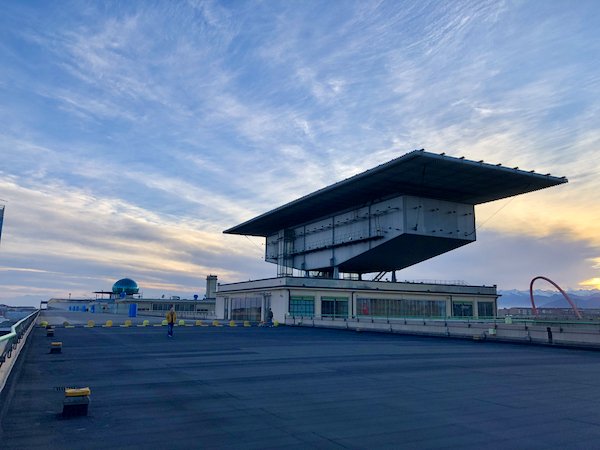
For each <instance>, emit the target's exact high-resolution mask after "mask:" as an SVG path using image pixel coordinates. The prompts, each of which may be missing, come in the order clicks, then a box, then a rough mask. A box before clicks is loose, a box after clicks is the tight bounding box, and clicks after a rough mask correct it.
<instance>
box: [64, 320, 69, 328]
mask: <svg viewBox="0 0 600 450" xmlns="http://www.w3.org/2000/svg"><path fill="white" fill-rule="evenodd" d="M68 326H69V322H67V321H66V320H65V321H64V322H63V327H65V328H66V327H68Z"/></svg>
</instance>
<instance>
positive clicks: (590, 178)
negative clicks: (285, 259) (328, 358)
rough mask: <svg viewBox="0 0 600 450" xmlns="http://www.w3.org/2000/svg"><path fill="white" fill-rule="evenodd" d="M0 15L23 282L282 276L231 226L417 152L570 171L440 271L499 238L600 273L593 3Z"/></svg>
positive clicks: (11, 11)
mask: <svg viewBox="0 0 600 450" xmlns="http://www.w3.org/2000/svg"><path fill="white" fill-rule="evenodd" d="M3 7H4V8H3V12H4V14H3V16H2V17H1V18H0V29H2V37H3V39H1V40H0V60H1V61H2V67H3V70H2V71H1V72H0V92H1V94H2V98H3V102H2V105H0V120H2V123H3V127H2V131H1V132H0V154H1V155H2V158H1V161H0V175H1V177H0V197H2V198H7V199H8V200H9V203H8V207H7V215H6V223H5V230H4V234H3V242H2V247H1V248H0V252H1V253H2V257H3V263H2V267H4V268H5V270H0V281H1V282H3V286H4V285H6V286H9V285H10V286H12V287H11V288H10V289H7V290H6V293H7V294H6V295H9V296H12V295H17V294H19V290H20V289H21V293H23V292H26V291H27V290H28V288H31V289H42V290H43V289H44V288H47V289H48V292H52V293H56V292H58V291H60V289H61V286H69V288H71V289H74V288H77V289H80V291H81V292H85V290H86V289H87V290H88V291H89V290H90V289H99V288H102V287H103V286H104V287H106V284H108V283H109V282H110V280H112V279H113V278H115V277H120V275H121V274H122V273H123V272H128V273H129V274H134V275H135V276H136V277H137V281H138V282H139V283H140V284H142V281H145V282H146V285H147V286H153V288H152V289H153V290H154V291H156V292H157V293H158V292H159V291H161V290H166V289H167V288H168V289H172V290H177V289H181V290H182V291H185V290H187V291H191V290H192V289H194V290H196V287H197V286H198V285H203V281H200V282H199V280H201V279H203V277H204V276H205V275H206V273H208V272H211V273H218V274H219V275H220V276H221V277H222V278H223V279H226V280H229V281H235V280H236V279H247V278H250V277H256V276H262V275H264V276H266V275H270V274H273V273H274V268H272V267H270V266H269V265H265V264H264V263H261V258H262V256H263V254H262V248H263V247H262V246H261V244H262V243H261V242H260V240H258V241H257V240H256V239H254V238H252V239H248V238H244V237H236V236H223V235H222V234H221V230H222V229H225V228H228V227H230V226H232V225H235V224H236V223H239V222H241V221H244V220H247V219H249V218H251V217H253V216H255V215H257V214H260V213H262V212H265V211H266V210H269V209H271V208H274V207H277V206H279V205H281V204H283V203H285V202H288V201H290V200H293V199H295V198H297V197H299V196H301V195H304V194H307V193H309V192H312V191H314V190H316V189H319V188H321V187H324V186H326V185H328V184H330V183H333V182H336V181H339V180H341V179H343V178H347V177H349V176H352V175H354V174H356V173H359V172H361V171H363V170H366V169H368V168H371V167H373V166H375V165H377V164H381V163H383V162H386V161H388V160H389V159H391V158H394V157H397V156H399V155H401V154H403V153H405V152H406V151H409V150H412V149H416V148H426V149H427V150H430V151H439V152H446V153H448V154H452V155H456V156H461V155H464V156H465V157H467V158H470V159H475V160H480V159H483V160H485V161H489V162H494V163H503V164H505V165H506V166H509V167H514V166H520V167H521V168H523V169H527V170H531V169H535V170H536V171H537V172H539V173H548V172H551V173H552V174H555V175H560V176H562V175H566V176H567V177H568V178H569V180H570V183H569V184H568V185H566V186H560V187H557V188H553V189H549V190H547V191H542V192H538V193H533V194H528V195H524V196H521V197H517V198H515V199H514V200H510V201H503V202H496V203H492V204H489V205H484V206H481V207H478V210H477V214H478V218H479V220H480V221H482V222H485V225H484V226H483V228H482V230H481V232H480V234H479V242H478V243H476V244H472V245H471V246H467V247H469V248H472V250H468V252H467V253H462V250H460V251H456V252H453V253H450V254H448V255H445V256H444V257H442V258H440V259H439V260H438V261H439V264H442V265H443V264H445V267H448V266H455V267H462V268H464V269H465V270H467V266H466V265H467V264H469V261H471V264H473V262H474V261H478V258H480V257H481V255H482V254H483V253H485V252H486V251H487V250H489V249H487V250H485V245H486V244H485V242H484V240H485V238H486V236H492V237H493V242H494V243H496V242H498V248H500V247H501V246H502V244H501V243H502V242H503V243H504V245H505V246H506V248H510V249H511V251H512V252H513V253H512V254H511V255H512V256H509V255H507V256H506V257H510V258H513V259H522V257H523V255H522V252H523V245H522V243H521V241H520V239H521V238H524V239H525V238H526V239H529V240H531V242H536V243H538V246H536V247H532V248H531V250H530V251H531V252H532V254H531V255H528V258H529V257H530V256H531V259H528V261H530V263H531V267H532V268H531V271H533V270H534V268H537V267H539V268H541V267H543V263H544V259H543V258H544V255H546V254H547V252H546V250H545V247H543V245H542V244H541V242H545V240H548V241H552V242H555V243H556V246H557V247H558V248H560V250H561V251H562V252H563V253H564V254H565V255H567V256H566V260H568V261H570V263H571V264H572V265H573V267H576V268H577V269H578V271H579V272H578V273H577V274H576V273H575V271H574V270H573V271H571V270H570V269H569V270H567V271H566V273H568V274H569V277H568V279H565V281H564V282H565V283H566V284H568V285H571V286H575V285H577V283H580V282H584V281H585V280H592V279H594V278H597V277H598V268H597V267H594V262H593V261H594V258H598V257H600V256H599V255H600V241H599V240H598V237H597V236H600V230H599V229H598V227H599V225H597V224H598V223H600V217H599V216H598V214H599V213H598V212H597V211H599V210H600V209H599V208H598V207H597V200H596V196H597V192H598V191H600V181H599V180H600V179H599V178H598V177H597V176H596V172H597V171H596V170H595V167H596V166H597V164H598V163H599V162H600V156H599V155H600V134H599V133H598V126H597V124H598V123H599V118H600V114H599V112H600V107H599V106H598V104H597V101H596V100H595V99H596V98H598V95H600V75H599V73H600V67H599V65H598V61H600V44H599V42H600V34H599V33H600V32H599V31H598V30H599V29H600V27H598V26H597V25H598V24H597V17H598V14H597V7H596V6H595V5H594V4H593V2H592V3H588V2H579V3H577V4H573V5H562V4H557V3H553V4H551V5H550V4H548V5H546V4H544V5H540V4H538V3H527V2H525V3H517V4H515V3H511V2H498V1H459V2H452V3H440V2H434V1H431V2H417V1H414V2H402V3H398V2H396V3H394V2H379V1H356V2H354V1H349V2H343V3H337V2H333V3H331V2H330V3H328V2H308V3H306V4H302V5H299V4H297V3H288V2H279V3H273V2H262V1H256V2H246V3H243V4H236V5H234V6H233V5H229V4H227V3H223V2H215V1H189V2H175V3H173V2H160V1H159V2H156V3H152V4H150V3H121V4H118V5H117V4H115V5H113V7H111V8H104V7H102V6H101V5H98V4H95V3H86V4H81V3H80V4H75V3H73V4H70V5H69V7H68V8H63V6H62V5H57V4H52V3H47V4H44V5H37V6H36V7H32V6H30V5H28V4H26V3H22V2H13V1H9V2H7V3H5V4H4V5H3ZM58 9H60V10H61V11H60V14H58V13H57V10H58ZM507 203H508V204H507ZM500 208H502V209H501V211H500V212H498V210H499V209H500ZM490 217H491V219H490V220H488V219H489V218H490ZM479 252H483V253H479ZM536 254H538V255H539V257H537V258H535V257H534V256H535V255H536ZM569 258H572V259H569ZM448 261H451V262H452V263H451V264H448ZM456 261H460V262H461V263H460V264H459V263H457V262H456ZM463 263H464V265H461V264H463ZM435 264H437V261H434V262H433V263H432V265H430V264H429V263H427V264H425V265H419V266H417V267H415V268H414V270H415V271H422V272H431V273H436V274H437V273H440V274H442V273H443V270H441V267H442V266H439V267H438V266H436V265H435ZM499 264H500V263H499V262H498V263H494V264H493V265H492V266H491V267H490V268H489V271H488V272H487V278H488V279H489V278H491V279H493V278H494V277H496V276H497V275H496V274H497V273H498V270H496V269H497V268H498V267H500V266H499ZM483 266H485V265H483ZM483 266H482V267H483ZM469 267H471V269H472V266H469ZM9 269H10V270H9ZM13 269H19V270H13ZM471 269H469V270H471ZM410 270H413V269H412V268H411V269H410ZM523 270H525V269H523ZM54 272H56V274H54ZM509 272H510V273H511V274H512V275H511V277H512V278H511V277H508V276H507V277H501V278H502V279H503V280H502V282H503V283H504V282H506V283H513V284H512V286H506V287H522V285H521V283H522V282H523V280H522V279H521V278H519V277H518V274H517V273H515V272H512V271H509ZM502 273H507V272H506V271H505V270H504V269H503V272H502ZM132 276H133V275H132ZM415 278H435V276H429V274H427V273H421V274H420V276H416V277H415ZM442 278H446V277H442ZM453 278H455V277H453ZM458 278H460V277H458ZM477 279H480V280H483V281H482V282H485V281H486V273H483V272H482V273H481V277H479V276H478V277H477ZM12 280H19V282H14V281H12ZM78 280H79V281H78ZM511 280H512V281H511ZM19 286H21V288H19ZM77 286H79V287H77ZM92 286H93V287H92ZM149 289H150V288H149ZM3 295H4V294H3Z"/></svg>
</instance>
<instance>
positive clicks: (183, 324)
mask: <svg viewBox="0 0 600 450" xmlns="http://www.w3.org/2000/svg"><path fill="white" fill-rule="evenodd" d="M179 326H180V327H185V320H183V319H180V320H179Z"/></svg>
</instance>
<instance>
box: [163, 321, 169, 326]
mask: <svg viewBox="0 0 600 450" xmlns="http://www.w3.org/2000/svg"><path fill="white" fill-rule="evenodd" d="M168 324H169V322H167V319H163V321H162V326H163V327H166V326H167V325H168Z"/></svg>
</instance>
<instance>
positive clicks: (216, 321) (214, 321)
mask: <svg viewBox="0 0 600 450" xmlns="http://www.w3.org/2000/svg"><path fill="white" fill-rule="evenodd" d="M212 324H213V327H221V326H223V325H221V323H220V322H219V321H218V320H213V323H212Z"/></svg>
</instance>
